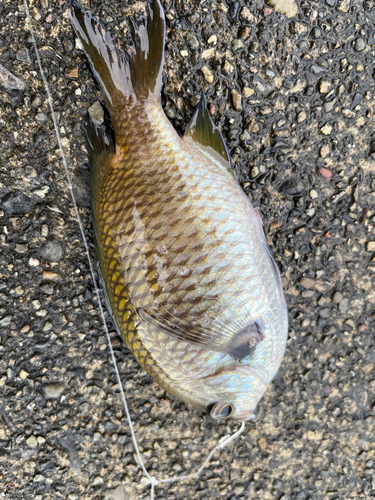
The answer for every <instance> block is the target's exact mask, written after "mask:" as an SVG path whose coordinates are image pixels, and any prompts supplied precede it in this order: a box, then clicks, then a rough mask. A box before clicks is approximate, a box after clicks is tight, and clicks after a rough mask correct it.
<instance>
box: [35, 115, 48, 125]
mask: <svg viewBox="0 0 375 500" xmlns="http://www.w3.org/2000/svg"><path fill="white" fill-rule="evenodd" d="M35 120H36V121H37V122H38V123H44V122H46V121H47V120H48V117H47V115H46V114H45V113H37V114H36V115H35Z"/></svg>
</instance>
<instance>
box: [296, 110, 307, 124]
mask: <svg viewBox="0 0 375 500" xmlns="http://www.w3.org/2000/svg"><path fill="white" fill-rule="evenodd" d="M306 118H307V114H306V113H305V111H300V112H299V113H298V115H297V123H303V122H304V121H305V120H306Z"/></svg>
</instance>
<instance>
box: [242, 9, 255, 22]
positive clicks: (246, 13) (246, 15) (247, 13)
mask: <svg viewBox="0 0 375 500" xmlns="http://www.w3.org/2000/svg"><path fill="white" fill-rule="evenodd" d="M241 17H242V19H245V21H247V22H248V23H253V22H254V21H255V17H254V15H253V14H252V12H251V10H250V9H249V8H248V7H243V8H242V10H241Z"/></svg>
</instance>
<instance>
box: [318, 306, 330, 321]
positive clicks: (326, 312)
mask: <svg viewBox="0 0 375 500" xmlns="http://www.w3.org/2000/svg"><path fill="white" fill-rule="evenodd" d="M330 314H331V310H330V309H329V308H328V307H325V308H324V309H321V310H320V311H319V316H320V317H321V318H323V319H327V318H329V316H330Z"/></svg>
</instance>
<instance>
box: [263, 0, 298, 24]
mask: <svg viewBox="0 0 375 500" xmlns="http://www.w3.org/2000/svg"><path fill="white" fill-rule="evenodd" d="M268 3H269V5H271V7H273V8H274V9H275V10H276V11H277V12H280V13H281V14H285V15H286V17H288V18H289V19H291V18H292V17H294V16H296V15H297V14H298V5H297V2H296V1H295V0H268Z"/></svg>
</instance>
